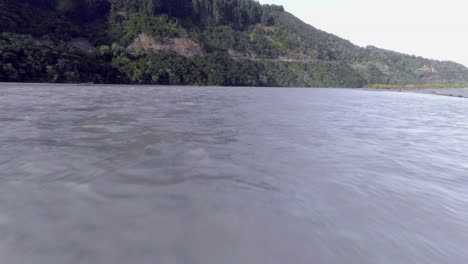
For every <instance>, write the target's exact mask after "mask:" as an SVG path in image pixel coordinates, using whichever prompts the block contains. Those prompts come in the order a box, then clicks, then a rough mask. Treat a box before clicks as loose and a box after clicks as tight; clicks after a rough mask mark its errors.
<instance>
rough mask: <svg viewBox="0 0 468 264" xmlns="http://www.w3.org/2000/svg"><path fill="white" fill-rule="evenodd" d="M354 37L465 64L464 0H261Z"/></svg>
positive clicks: (467, 0)
mask: <svg viewBox="0 0 468 264" xmlns="http://www.w3.org/2000/svg"><path fill="white" fill-rule="evenodd" d="M260 2H261V3H269V4H280V5H283V6H284V7H285V8H286V10H287V11H289V12H290V13H293V14H294V15H296V16H298V17H299V18H301V19H302V20H304V21H305V22H307V23H309V24H311V25H313V26H315V27H316V28H319V29H322V30H324V31H327V32H330V33H333V34H335V35H338V36H340V37H342V38H345V39H348V40H350V41H352V42H353V43H355V44H357V45H360V46H366V45H373V46H377V47H379V48H384V49H391V50H395V51H399V52H403V53H408V54H414V55H419V56H423V57H427V58H431V59H438V60H452V61H456V62H459V63H462V64H464V65H466V66H468V0H260Z"/></svg>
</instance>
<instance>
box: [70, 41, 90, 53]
mask: <svg viewBox="0 0 468 264" xmlns="http://www.w3.org/2000/svg"><path fill="white" fill-rule="evenodd" d="M70 45H72V46H73V47H75V48H77V49H79V50H81V51H82V52H86V53H93V52H95V51H96V48H95V47H94V46H93V45H91V43H89V41H88V40H87V39H84V38H76V39H72V40H71V41H70Z"/></svg>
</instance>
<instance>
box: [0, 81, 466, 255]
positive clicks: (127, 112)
mask: <svg viewBox="0 0 468 264" xmlns="http://www.w3.org/2000/svg"><path fill="white" fill-rule="evenodd" d="M0 89H1V94H0V126H1V128H2V130H1V132H0V181H1V182H0V183H1V184H0V259H2V260H3V261H2V263H3V262H5V263H12V264H20V263H21V264H22V263H33V262H34V263H48V264H61V263H104V264H107V263H109V264H118V263H122V264H127V263H200V264H206V263H226V264H230V263H232V264H238V263H255V264H257V263H281V264H283V263H288V262H292V263H307V264H310V263H331V264H335V263H336V264H341V263H359V264H365V263H369V264H374V263H454V264H457V263H460V264H465V263H468V251H467V250H466V249H467V248H468V194H467V192H466V190H467V188H468V179H467V178H466V176H467V175H468V174H467V171H468V118H467V113H468V104H467V101H466V100H465V99H460V98H449V97H437V96H432V95H422V94H404V93H386V92H379V93H375V92H367V91H359V90H340V89H260V88H257V89H254V88H187V87H163V88H157V87H132V86H96V87H80V86H60V85H53V86H52V85H19V84H18V85H12V84H2V85H0Z"/></svg>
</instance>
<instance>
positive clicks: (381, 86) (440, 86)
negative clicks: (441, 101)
mask: <svg viewBox="0 0 468 264" xmlns="http://www.w3.org/2000/svg"><path fill="white" fill-rule="evenodd" d="M366 88H367V89H376V90H417V89H451V88H468V83H436V84H370V85H367V86H366Z"/></svg>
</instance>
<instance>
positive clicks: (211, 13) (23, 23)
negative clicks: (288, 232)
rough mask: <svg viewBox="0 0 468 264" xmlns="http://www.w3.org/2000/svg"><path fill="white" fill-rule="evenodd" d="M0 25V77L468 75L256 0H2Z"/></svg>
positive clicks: (259, 80) (334, 82) (355, 83)
mask: <svg viewBox="0 0 468 264" xmlns="http://www.w3.org/2000/svg"><path fill="white" fill-rule="evenodd" d="M0 32H1V33H0V34H1V35H0V81H38V82H98V83H147V84H199V85H255V86H325V87H329V86H340V87H342V86H347V87H361V86H364V85H368V84H430V83H467V82H468V69H467V68H466V67H464V66H463V65H460V64H456V63H453V62H440V61H434V60H428V59H424V58H421V57H415V56H409V55H405V54H400V53H396V52H392V51H386V50H382V49H378V48H374V47H367V48H361V47H358V46H356V45H354V44H352V43H351V42H349V41H347V40H344V39H341V38H339V37H337V36H334V35H332V34H329V33H326V32H323V31H321V30H318V29H316V28H314V27H312V26H310V25H308V24H306V23H304V22H302V21H301V20H299V19H298V18H296V17H294V16H293V15H291V14H289V13H288V12H286V11H285V10H284V8H283V7H282V6H277V5H262V4H260V3H259V2H258V1H254V0H171V1H169V0H0ZM87 42H89V43H87Z"/></svg>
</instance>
